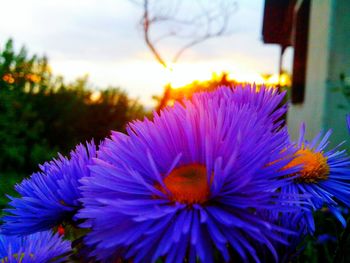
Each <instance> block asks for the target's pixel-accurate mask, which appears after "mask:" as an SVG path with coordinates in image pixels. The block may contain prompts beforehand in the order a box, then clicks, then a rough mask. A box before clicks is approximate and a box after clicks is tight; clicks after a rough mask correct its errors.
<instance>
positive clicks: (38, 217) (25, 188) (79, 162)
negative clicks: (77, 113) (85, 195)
mask: <svg viewBox="0 0 350 263" xmlns="http://www.w3.org/2000/svg"><path fill="white" fill-rule="evenodd" d="M94 157H96V146H95V145H94V143H87V145H86V147H84V146H83V145H82V144H80V145H78V146H77V147H76V148H75V150H74V151H72V152H71V153H70V159H68V158H66V157H63V156H62V155H60V156H59V158H58V159H55V160H53V161H51V162H47V163H45V164H43V165H41V166H40V168H41V171H40V172H38V173H34V174H33V175H32V176H31V177H30V178H28V179H24V180H23V181H22V182H21V183H20V184H18V185H16V186H15V189H16V190H17V192H18V193H19V195H20V197H18V198H17V197H9V198H10V199H11V202H10V203H9V205H10V206H11V208H8V209H5V211H6V212H7V213H8V214H7V215H5V216H4V217H3V221H4V225H3V226H2V233H3V234H5V235H27V234H31V233H35V232H38V231H43V230H48V229H50V228H52V227H54V226H57V225H59V224H61V223H62V222H63V221H71V220H72V217H73V216H74V214H75V213H76V211H77V210H78V209H80V208H81V203H80V202H79V201H78V199H79V198H81V193H80V190H79V186H80V183H79V180H80V179H81V178H82V177H84V176H89V175H90V172H89V169H88V167H87V166H88V165H89V164H90V163H91V161H92V158H94Z"/></svg>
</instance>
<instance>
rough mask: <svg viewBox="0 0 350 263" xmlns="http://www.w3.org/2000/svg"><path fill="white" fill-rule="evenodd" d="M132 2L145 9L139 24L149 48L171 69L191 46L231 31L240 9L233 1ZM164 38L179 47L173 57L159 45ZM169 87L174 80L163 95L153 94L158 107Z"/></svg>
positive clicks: (152, 0) (145, 0)
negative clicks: (233, 20)
mask: <svg viewBox="0 0 350 263" xmlns="http://www.w3.org/2000/svg"><path fill="white" fill-rule="evenodd" d="M130 1H132V2H133V3H134V4H136V5H138V6H139V7H140V8H142V10H143V14H142V17H141V20H140V25H141V29H142V32H143V37H144V41H145V43H146V45H147V47H148V48H149V50H150V51H151V53H152V54H153V56H154V58H155V59H156V60H157V62H158V63H159V64H160V65H162V66H163V67H164V68H165V69H167V70H169V71H170V72H172V70H173V65H174V64H176V63H177V62H178V61H179V59H180V57H182V55H183V54H184V53H185V52H186V51H187V50H188V49H190V48H192V47H194V46H196V45H199V44H201V43H203V42H205V41H207V40H209V39H212V38H217V37H221V36H225V35H227V34H228V33H230V30H229V28H230V21H231V18H232V14H233V13H234V12H235V11H236V10H237V3H236V2H235V1H232V0H218V1H210V0H209V1H205V0H195V1H183V0H167V1H160V0H130ZM189 12H190V13H189ZM165 41H171V43H172V44H175V45H177V46H178V48H175V52H174V54H172V55H171V56H170V57H166V56H165V55H164V53H163V52H162V51H161V48H160V47H159V44H160V42H165ZM170 90H171V83H168V84H167V85H166V86H165V90H164V93H163V96H162V97H161V98H158V97H154V98H155V99H157V100H158V101H159V102H158V110H160V109H161V108H163V107H164V106H165V103H166V101H168V100H169V98H168V97H167V96H168V95H169V94H170V93H171V92H170Z"/></svg>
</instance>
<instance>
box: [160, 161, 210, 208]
mask: <svg viewBox="0 0 350 263" xmlns="http://www.w3.org/2000/svg"><path fill="white" fill-rule="evenodd" d="M164 184H165V186H166V188H167V189H168V191H169V192H170V198H171V200H173V201H177V202H180V203H185V204H195V203H204V202H206V201H207V200H208V197H209V193H210V189H209V183H208V179H207V169H206V168H205V166H204V165H200V164H192V165H185V166H182V167H179V168H176V169H174V170H173V171H172V172H171V173H170V174H169V175H168V176H167V177H166V178H165V179H164ZM160 190H161V191H162V192H163V193H167V191H166V190H165V189H162V188H161V187H160Z"/></svg>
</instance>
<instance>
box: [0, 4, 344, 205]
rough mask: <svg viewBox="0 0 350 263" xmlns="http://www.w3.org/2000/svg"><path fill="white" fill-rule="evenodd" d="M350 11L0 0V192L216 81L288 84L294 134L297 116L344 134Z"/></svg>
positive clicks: (312, 130) (2, 201)
mask: <svg viewBox="0 0 350 263" xmlns="http://www.w3.org/2000/svg"><path fill="white" fill-rule="evenodd" d="M349 14H350V1H348V0H249V1H246V0H215V1H214V0H211V1H210V0H187V1H185V0H101V1H97V0H74V1H69V0H50V1H45V0H31V1H26V0H11V1H9V0H7V1H6V0H0V188H1V189H0V192H1V193H5V192H6V193H8V194H14V193H13V190H12V186H13V185H14V184H15V183H16V182H18V181H20V180H21V179H22V178H24V177H26V176H29V175H30V174H31V173H33V172H35V171H37V170H38V164H40V163H43V162H45V161H47V160H50V159H51V158H53V157H55V156H57V152H61V153H62V154H67V153H68V152H69V151H70V150H71V149H72V148H73V147H74V146H75V145H76V144H77V143H79V142H84V141H87V140H92V139H94V140H95V141H96V142H97V143H98V142H99V141H100V140H102V139H103V138H104V137H106V136H108V135H109V133H110V130H117V131H124V129H125V126H126V124H127V123H128V122H129V121H132V120H134V119H141V118H143V117H145V116H148V117H150V116H151V112H152V111H153V110H155V111H160V110H161V109H162V108H163V107H165V106H171V105H172V104H173V103H174V102H175V101H176V100H181V99H182V98H184V97H186V98H188V97H191V95H192V94H193V92H196V91H202V90H213V89H215V88H216V87H217V86H220V85H234V84H240V83H246V82H249V83H256V84H257V85H260V84H262V83H265V84H267V85H270V86H274V87H275V88H277V89H280V90H285V91H287V97H288V101H289V103H290V108H289V111H288V114H287V116H286V120H287V123H288V128H289V130H290V133H291V136H292V137H293V138H296V136H297V134H298V129H299V125H300V123H301V122H303V121H304V122H306V123H307V127H308V132H309V133H308V137H309V138H311V137H312V136H315V135H316V134H317V133H318V132H319V131H320V130H321V129H328V128H332V129H333V130H334V137H333V144H334V145H335V144H337V143H339V142H341V141H343V140H344V139H347V138H348V133H347V128H346V124H345V115H346V114H347V113H349V112H350V110H349V109H350V45H349V39H350V16H349ZM7 201H8V200H7V198H6V197H4V196H2V197H1V198H0V208H3V207H4V206H5V205H6V203H7Z"/></svg>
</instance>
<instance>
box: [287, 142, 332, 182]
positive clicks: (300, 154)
mask: <svg viewBox="0 0 350 263" xmlns="http://www.w3.org/2000/svg"><path fill="white" fill-rule="evenodd" d="M296 165H302V169H301V171H300V177H298V179H297V181H299V182H303V183H315V182H318V181H321V180H326V179H327V178H328V175H329V165H328V163H327V157H325V156H324V155H323V154H322V153H321V152H314V151H312V150H310V149H307V148H301V149H300V150H298V151H297V152H296V153H295V158H294V159H293V160H292V161H291V162H290V163H289V164H287V165H286V166H285V168H286V169H287V168H291V167H293V166H296Z"/></svg>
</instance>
